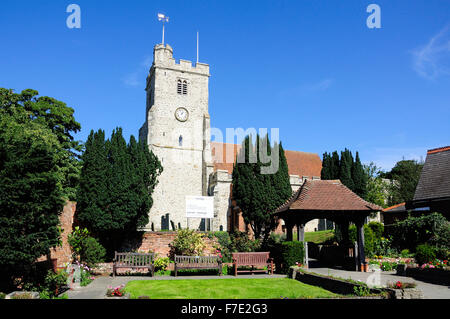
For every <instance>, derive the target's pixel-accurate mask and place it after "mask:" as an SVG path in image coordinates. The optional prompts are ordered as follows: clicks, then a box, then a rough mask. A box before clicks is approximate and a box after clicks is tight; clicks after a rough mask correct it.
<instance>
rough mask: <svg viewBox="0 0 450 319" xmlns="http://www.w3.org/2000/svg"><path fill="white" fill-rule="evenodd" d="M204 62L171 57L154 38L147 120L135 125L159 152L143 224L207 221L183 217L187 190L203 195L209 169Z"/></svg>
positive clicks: (195, 225) (160, 226)
mask: <svg viewBox="0 0 450 319" xmlns="http://www.w3.org/2000/svg"><path fill="white" fill-rule="evenodd" d="M209 77H210V74H209V65H207V64H204V63H196V65H195V66H193V65H192V62H191V61H187V60H181V59H180V61H179V63H177V62H176V61H175V59H174V58H173V49H172V47H171V46H170V45H168V44H166V45H164V44H158V45H156V46H155V47H154V50H153V64H152V66H151V68H150V73H149V75H148V77H147V86H146V92H147V103H146V104H147V107H146V121H145V123H144V125H143V126H142V128H141V129H140V131H139V135H140V137H141V138H143V139H144V140H145V141H146V142H147V144H148V146H149V148H150V150H151V151H153V153H154V154H155V155H156V156H157V157H158V158H159V160H160V161H161V164H162V166H163V172H162V174H161V175H160V176H159V178H158V181H159V182H158V185H157V186H156V188H155V191H154V192H153V206H152V208H151V210H150V213H149V224H148V225H147V226H146V227H145V229H144V230H147V231H150V230H154V231H157V230H167V229H169V230H174V229H179V228H187V227H188V226H189V228H191V229H201V230H204V229H205V224H206V221H204V220H201V219H198V220H197V219H190V220H189V222H188V221H187V219H186V213H185V209H186V207H185V206H186V196H207V195H208V193H207V192H208V191H207V190H208V187H207V184H208V176H209V175H210V174H211V173H212V171H213V165H212V160H211V146H210V133H209V130H210V117H209V112H208V84H209Z"/></svg>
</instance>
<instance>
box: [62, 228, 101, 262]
mask: <svg viewBox="0 0 450 319" xmlns="http://www.w3.org/2000/svg"><path fill="white" fill-rule="evenodd" d="M67 240H68V243H69V245H70V249H71V251H72V257H73V259H74V260H77V261H79V262H83V263H86V264H87V265H88V266H90V267H94V266H95V264H97V263H99V262H102V261H103V258H104V257H105V255H106V250H105V248H104V247H103V246H102V245H101V244H100V243H99V242H98V241H97V240H96V239H95V238H93V237H91V236H90V235H89V231H88V230H87V229H86V228H84V229H80V227H78V226H77V227H75V229H74V230H73V231H72V233H71V234H69V236H68V238H67ZM78 259H79V260H78Z"/></svg>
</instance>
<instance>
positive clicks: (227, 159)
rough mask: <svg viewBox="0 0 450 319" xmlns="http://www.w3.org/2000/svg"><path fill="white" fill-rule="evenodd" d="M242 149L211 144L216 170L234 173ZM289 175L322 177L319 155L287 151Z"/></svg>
mask: <svg viewBox="0 0 450 319" xmlns="http://www.w3.org/2000/svg"><path fill="white" fill-rule="evenodd" d="M240 149H241V145H238V144H228V143H218V142H211V153H212V159H213V162H214V170H215V171H217V170H226V171H228V173H229V174H231V173H232V172H233V164H234V161H235V160H236V156H237V154H238V152H239V150H240ZM284 154H285V156H286V161H287V164H288V168H289V175H298V176H300V178H302V177H303V176H307V177H309V178H312V177H313V176H314V177H320V172H321V170H322V161H321V159H320V157H319V155H318V154H314V153H306V152H299V151H288V150H285V151H284Z"/></svg>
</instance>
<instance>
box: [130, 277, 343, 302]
mask: <svg viewBox="0 0 450 319" xmlns="http://www.w3.org/2000/svg"><path fill="white" fill-rule="evenodd" d="M125 290H126V292H129V293H130V294H131V298H137V297H139V296H148V297H150V298H151V299H280V298H281V297H283V298H284V297H287V298H289V299H294V298H332V297H337V296H338V295H336V294H333V293H332V292H330V291H328V290H325V289H322V288H319V287H314V286H310V285H306V284H303V283H301V282H299V281H297V280H293V279H289V278H270V279H266V278H261V279H239V278H237V279H201V280H196V279H181V280H135V281H130V282H129V283H128V284H127V285H126V287H125Z"/></svg>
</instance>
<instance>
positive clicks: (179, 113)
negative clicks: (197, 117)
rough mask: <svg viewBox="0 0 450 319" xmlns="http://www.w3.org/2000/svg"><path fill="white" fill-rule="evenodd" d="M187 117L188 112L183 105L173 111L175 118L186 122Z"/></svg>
mask: <svg viewBox="0 0 450 319" xmlns="http://www.w3.org/2000/svg"><path fill="white" fill-rule="evenodd" d="M188 117H189V112H188V110H186V109H185V108H184V107H179V108H177V109H176V111H175V118H176V119H177V120H178V121H180V122H186V121H187V119H188Z"/></svg>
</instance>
